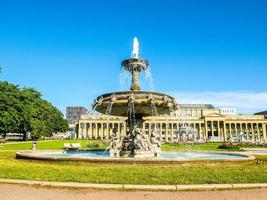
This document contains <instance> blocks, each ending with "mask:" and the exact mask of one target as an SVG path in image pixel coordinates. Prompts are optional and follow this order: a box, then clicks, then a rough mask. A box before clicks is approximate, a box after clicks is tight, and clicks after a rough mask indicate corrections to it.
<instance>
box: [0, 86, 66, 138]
mask: <svg viewBox="0 0 267 200" xmlns="http://www.w3.org/2000/svg"><path fill="white" fill-rule="evenodd" d="M67 129H68V122H67V120H65V119H64V118H63V114H62V113H61V112H60V111H59V110H58V109H57V108H56V107H54V106H53V105H52V104H51V103H49V102H47V101H46V100H44V99H42V95H41V93H40V92H38V91H36V90H35V89H33V88H20V87H19V86H17V85H13V84H10V83H8V82H1V81H0V133H3V134H5V133H8V132H16V133H23V134H24V137H25V138H26V133H27V132H31V133H32V137H33V138H34V139H38V138H40V137H41V136H45V137H49V136H51V134H52V133H55V132H65V131H67Z"/></svg>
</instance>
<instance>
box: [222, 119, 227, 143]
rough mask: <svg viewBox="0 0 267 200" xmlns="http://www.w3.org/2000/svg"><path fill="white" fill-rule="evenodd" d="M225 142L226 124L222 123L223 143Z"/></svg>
mask: <svg viewBox="0 0 267 200" xmlns="http://www.w3.org/2000/svg"><path fill="white" fill-rule="evenodd" d="M226 140H227V135H226V123H225V121H223V141H224V142H225V141H226Z"/></svg>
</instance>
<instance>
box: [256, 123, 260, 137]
mask: <svg viewBox="0 0 267 200" xmlns="http://www.w3.org/2000/svg"><path fill="white" fill-rule="evenodd" d="M256 130H257V140H258V139H260V129H259V123H256Z"/></svg>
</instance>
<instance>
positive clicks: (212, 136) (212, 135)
mask: <svg viewBox="0 0 267 200" xmlns="http://www.w3.org/2000/svg"><path fill="white" fill-rule="evenodd" d="M211 138H212V141H213V140H214V132H213V121H211Z"/></svg>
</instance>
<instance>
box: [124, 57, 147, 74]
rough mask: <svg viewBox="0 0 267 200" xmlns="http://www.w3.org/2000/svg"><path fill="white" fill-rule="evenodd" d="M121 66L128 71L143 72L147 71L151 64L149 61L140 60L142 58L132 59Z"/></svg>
mask: <svg viewBox="0 0 267 200" xmlns="http://www.w3.org/2000/svg"><path fill="white" fill-rule="evenodd" d="M121 65H122V66H123V67H124V69H125V70H127V71H130V72H132V71H137V72H142V71H145V70H146V69H147V67H148V66H149V62H148V61H147V60H144V59H140V58H130V59H127V60H124V61H122V62H121Z"/></svg>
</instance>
